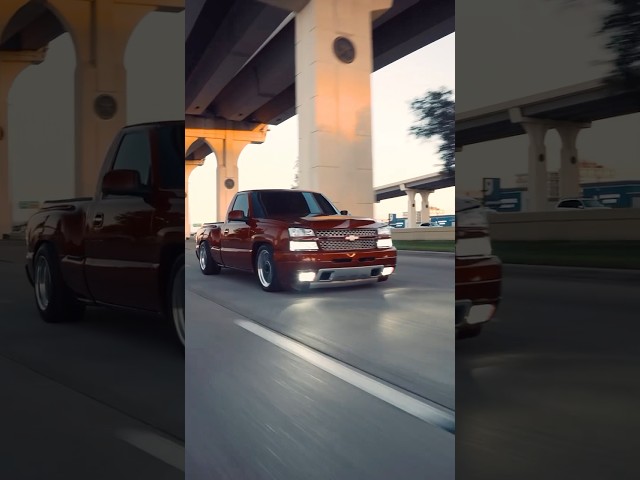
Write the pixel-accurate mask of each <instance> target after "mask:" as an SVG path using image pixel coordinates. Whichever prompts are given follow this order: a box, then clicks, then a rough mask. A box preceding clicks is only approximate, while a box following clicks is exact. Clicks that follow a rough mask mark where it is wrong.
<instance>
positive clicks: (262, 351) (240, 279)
mask: <svg viewBox="0 0 640 480" xmlns="http://www.w3.org/2000/svg"><path fill="white" fill-rule="evenodd" d="M188 247H189V250H188V251H187V269H186V289H187V293H186V308H187V311H186V314H187V319H188V328H187V351H186V373H185V375H186V378H185V383H186V395H187V396H186V432H187V454H186V473H187V478H188V479H211V478H215V479H220V480H226V479H231V480H235V479H243V480H244V479H249V480H254V479H255V480H258V479H278V480H288V479H292V480H297V479H302V478H304V479H309V480H313V479H322V480H329V479H338V480H341V479H363V480H364V479H367V480H375V479H389V478H402V479H407V480H411V479H431V478H434V479H448V478H454V447H455V436H454V435H453V434H452V433H451V432H449V431H447V430H446V429H444V428H443V426H442V424H439V423H438V422H437V421H432V420H433V418H430V417H429V415H426V417H420V415H418V414H415V413H414V414H411V413H410V410H411V409H410V408H404V407H402V405H403V402H404V401H406V402H409V401H413V402H417V403H418V404H419V405H423V406H424V408H426V410H427V411H429V409H431V411H434V412H436V411H437V412H445V413H447V412H448V413H447V414H452V412H451V411H449V409H451V410H453V408H454V402H455V400H454V384H453V381H454V359H455V357H454V355H455V352H454V342H453V336H454V332H453V329H454V321H453V316H454V310H453V308H452V305H453V298H454V262H453V257H452V256H451V255H410V254H401V256H400V261H399V267H398V273H397V274H396V275H395V276H393V277H392V278H391V279H390V280H389V281H388V282H385V283H381V284H374V285H366V286H361V287H348V288H338V289H331V290H320V291H311V292H305V293H296V292H292V293H290V292H285V293H266V292H263V291H262V290H261V289H260V287H259V285H258V283H257V280H256V279H255V278H254V277H253V276H252V275H250V274H245V273H241V272H233V271H230V270H223V272H222V274H221V275H219V276H204V275H202V274H201V273H200V271H199V269H198V266H197V260H196V258H195V255H194V253H193V250H192V245H191V244H188ZM314 359H315V360H314ZM314 362H315V363H314ZM323 362H324V363H323ZM340 372H342V373H340ZM342 374H343V375H344V376H341V375H342ZM363 378H364V379H365V380H366V381H365V380H363ZM359 382H360V383H359ZM366 382H369V384H370V388H369V387H366V386H364V387H363V385H364V384H365V383H366ZM367 388H369V389H367ZM384 389H387V390H386V391H387V393H388V396H387V397H386V399H385V396H384V395H382V394H381V391H383V390H384ZM389 392H390V393H389ZM400 398H404V400H402V401H399V399H400ZM407 399H408V400H407ZM405 405H406V404H405Z"/></svg>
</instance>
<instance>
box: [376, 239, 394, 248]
mask: <svg viewBox="0 0 640 480" xmlns="http://www.w3.org/2000/svg"><path fill="white" fill-rule="evenodd" d="M377 245H378V248H391V247H393V240H391V239H390V238H379V239H378V241H377Z"/></svg>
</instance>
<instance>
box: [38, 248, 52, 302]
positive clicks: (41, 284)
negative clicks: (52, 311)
mask: <svg viewBox="0 0 640 480" xmlns="http://www.w3.org/2000/svg"><path fill="white" fill-rule="evenodd" d="M34 277H35V278H34V284H35V289H36V302H38V308H39V309H40V310H42V311H44V310H46V309H47V307H48V306H49V302H50V300H51V268H50V267H49V262H48V261H47V259H46V257H45V256H44V255H41V256H40V257H38V261H37V262H36V271H35V275H34Z"/></svg>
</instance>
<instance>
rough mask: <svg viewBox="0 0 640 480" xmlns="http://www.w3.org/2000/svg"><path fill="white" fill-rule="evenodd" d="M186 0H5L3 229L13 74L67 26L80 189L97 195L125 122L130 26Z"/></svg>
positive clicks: (0, 47) (1, 224)
mask: <svg viewBox="0 0 640 480" xmlns="http://www.w3.org/2000/svg"><path fill="white" fill-rule="evenodd" d="M183 10H184V0H2V1H0V235H4V234H7V233H10V231H11V225H12V207H11V189H10V185H9V149H8V144H9V141H10V139H9V129H8V122H9V119H8V95H9V91H10V89H11V86H12V85H13V82H14V81H15V79H16V77H17V76H18V75H19V74H20V73H21V72H22V71H23V70H24V69H25V68H27V67H28V66H29V65H32V64H38V63H41V62H42V61H44V59H45V57H46V51H47V46H48V45H49V43H50V42H51V41H52V40H54V39H56V38H57V37H59V36H60V35H62V34H63V33H65V32H68V33H69V34H70V36H71V38H72V40H73V43H74V46H75V54H76V73H75V105H70V106H69V108H71V109H74V111H75V142H76V146H75V152H76V153H75V165H76V169H75V171H76V178H75V190H76V194H77V195H78V196H86V195H93V193H94V192H93V191H94V188H95V184H96V179H97V177H98V173H99V169H100V167H101V165H102V161H103V158H104V155H105V153H106V150H107V148H108V145H109V144H110V143H111V141H112V140H113V137H114V136H115V134H116V132H117V131H118V130H119V129H120V128H122V127H123V126H124V125H125V122H126V111H127V109H126V102H127V98H126V92H127V73H126V70H125V68H124V54H125V49H126V47H127V44H128V42H129V38H130V36H131V33H132V32H133V31H134V29H135V28H136V26H137V25H138V24H139V23H140V21H141V20H142V19H143V18H144V17H145V16H146V15H147V14H148V13H151V12H154V11H164V12H180V11H183Z"/></svg>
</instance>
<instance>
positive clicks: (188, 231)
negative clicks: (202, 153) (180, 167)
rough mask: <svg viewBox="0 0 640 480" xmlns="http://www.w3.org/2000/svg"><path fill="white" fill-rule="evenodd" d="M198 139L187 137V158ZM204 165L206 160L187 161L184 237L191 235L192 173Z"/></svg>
mask: <svg viewBox="0 0 640 480" xmlns="http://www.w3.org/2000/svg"><path fill="white" fill-rule="evenodd" d="M196 140H198V137H191V136H187V135H185V141H184V156H185V157H186V156H187V152H188V151H189V148H191V145H193V144H194V143H195V142H196ZM203 164H204V159H201V160H185V165H184V236H185V238H189V236H190V234H191V211H190V209H189V177H190V176H191V173H192V172H193V171H194V170H195V169H196V168H197V167H200V166H202V165H203Z"/></svg>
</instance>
